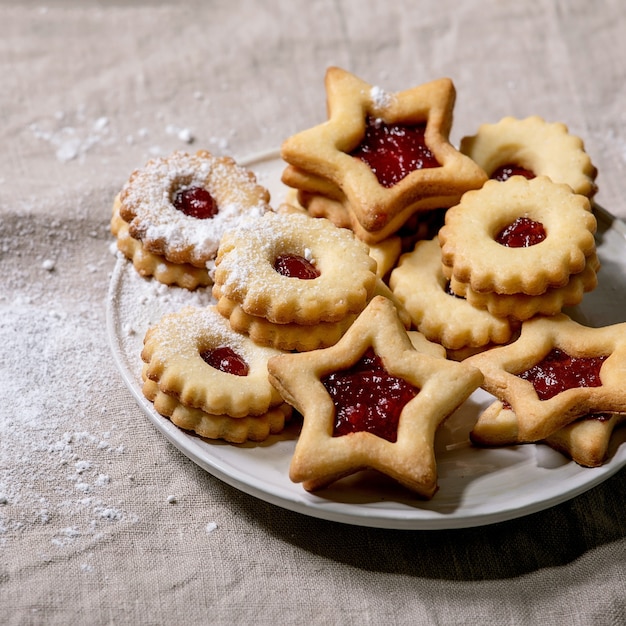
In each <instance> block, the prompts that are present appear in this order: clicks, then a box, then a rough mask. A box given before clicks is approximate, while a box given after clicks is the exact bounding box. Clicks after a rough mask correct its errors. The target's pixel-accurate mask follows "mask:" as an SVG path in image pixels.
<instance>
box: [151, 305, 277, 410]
mask: <svg viewBox="0 0 626 626" xmlns="http://www.w3.org/2000/svg"><path fill="white" fill-rule="evenodd" d="M221 348H227V349H230V350H231V351H232V352H233V353H234V354H235V355H236V357H238V358H239V359H241V360H243V362H244V363H245V365H246V367H247V373H245V375H237V374H235V373H229V372H228V371H223V370H222V369H218V367H214V366H213V365H211V364H209V363H210V360H209V361H207V360H206V357H203V355H209V356H210V355H211V353H212V352H213V351H217V350H218V349H221ZM277 354H281V352H280V351H278V350H274V349H273V348H268V347H262V346H258V345H256V344H255V343H254V342H253V341H252V340H251V339H250V338H249V337H247V336H245V335H242V334H239V333H236V332H235V331H233V330H232V329H231V327H230V325H229V324H228V320H227V319H226V318H225V317H223V316H222V315H220V313H219V312H218V311H217V309H216V308H215V307H214V306H208V307H205V308H201V309H198V308H194V307H191V306H189V307H185V308H183V309H182V310H180V311H179V312H176V313H171V314H169V315H165V316H164V317H162V318H161V319H160V320H159V321H158V322H157V323H156V324H155V325H154V326H152V327H150V328H149V329H148V331H147V333H146V336H145V338H144V347H143V350H142V352H141V358H142V359H143V361H144V362H145V363H146V364H147V367H146V369H145V373H146V377H147V378H148V379H150V380H152V381H154V382H156V383H157V384H158V386H159V389H160V390H161V391H163V393H166V394H167V395H170V396H173V397H175V398H176V399H177V400H178V401H179V402H181V403H182V404H184V405H185V406H188V407H193V408H199V409H202V410H203V411H205V412H207V413H211V414H213V415H222V414H225V415H230V416H232V417H244V416H246V415H259V414H262V413H265V412H267V411H268V409H269V408H270V407H273V406H277V405H278V404H280V403H281V402H282V398H281V397H280V395H279V394H278V392H277V391H276V389H274V387H272V385H270V383H269V380H268V375H267V361H268V359H269V358H271V357H272V356H276V355H277Z"/></svg>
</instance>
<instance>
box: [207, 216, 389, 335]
mask: <svg viewBox="0 0 626 626" xmlns="http://www.w3.org/2000/svg"><path fill="white" fill-rule="evenodd" d="M292 270H293V271H292ZM214 278H215V284H214V287H213V295H214V296H215V298H216V299H217V300H218V301H219V300H220V299H221V298H228V299H230V300H231V301H233V302H234V303H236V304H239V305H241V309H242V310H243V311H244V312H245V313H247V314H248V315H254V316H258V317H263V318H266V319H268V320H269V321H270V322H272V323H276V324H289V323H296V324H303V325H314V324H318V323H319V322H338V321H341V320H343V319H344V318H345V316H346V315H349V314H351V313H360V312H361V311H362V310H363V309H364V308H365V305H366V304H367V302H368V301H369V299H370V297H371V296H372V294H373V292H374V288H375V287H376V281H377V278H376V261H375V260H374V259H373V258H372V257H370V256H369V250H368V247H367V246H366V245H365V244H364V243H363V242H361V241H359V240H358V239H356V238H355V237H354V234H353V233H352V232H351V231H349V230H346V229H345V228H337V227H336V226H334V225H333V224H332V223H331V222H329V221H328V220H325V219H314V218H311V217H309V216H307V215H304V214H299V213H289V214H277V213H266V214H265V215H264V216H262V217H260V218H256V219H252V218H251V219H249V220H246V221H245V222H242V224H241V225H240V227H239V228H237V229H234V230H230V231H228V232H226V233H225V234H224V236H223V238H222V241H221V243H220V247H219V250H218V255H217V258H216V270H215V277H214Z"/></svg>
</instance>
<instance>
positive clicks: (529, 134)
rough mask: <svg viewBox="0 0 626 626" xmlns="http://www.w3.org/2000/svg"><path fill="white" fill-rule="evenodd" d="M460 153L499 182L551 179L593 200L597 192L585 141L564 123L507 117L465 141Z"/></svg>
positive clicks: (484, 125) (466, 138) (593, 170)
mask: <svg viewBox="0 0 626 626" xmlns="http://www.w3.org/2000/svg"><path fill="white" fill-rule="evenodd" d="M460 150H461V152H462V153H463V154H466V155H467V156H469V157H470V158H471V159H472V160H473V161H475V162H476V163H478V165H480V167H482V169H483V170H485V172H486V173H487V175H488V176H489V177H490V178H493V179H495V180H507V179H508V178H510V177H511V176H514V175H521V176H525V177H526V178H534V177H535V176H547V177H548V178H550V179H551V180H552V181H554V182H555V183H565V184H567V185H569V186H570V187H571V188H572V190H573V191H574V192H575V193H579V194H582V195H584V196H587V197H589V198H591V197H592V196H593V195H594V194H595V193H596V191H597V186H596V183H595V179H596V175H597V170H596V168H595V167H594V165H593V163H592V162H591V158H590V157H589V155H588V154H587V153H586V152H585V147H584V143H583V141H582V139H581V138H580V137H577V136H576V135H573V134H571V133H570V132H569V130H568V128H567V126H566V125H565V124H563V123H561V122H553V123H549V122H546V121H545V120H544V119H543V118H541V117H539V116H537V115H534V116H531V117H527V118H526V119H516V118H514V117H505V118H503V119H501V120H500V121H499V122H498V123H496V124H482V125H481V126H480V127H479V128H478V132H477V133H476V135H473V136H471V137H463V139H461V144H460Z"/></svg>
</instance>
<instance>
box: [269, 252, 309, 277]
mask: <svg viewBox="0 0 626 626" xmlns="http://www.w3.org/2000/svg"><path fill="white" fill-rule="evenodd" d="M274 269H275V270H276V271H277V272H278V273H279V274H280V275H281V276H286V277H287V278H299V279H300V280H312V279H314V278H317V277H318V276H319V275H320V272H319V270H318V269H317V268H316V267H315V265H314V264H313V263H312V262H311V261H309V260H308V259H306V258H305V257H303V256H300V255H299V254H291V253H286V254H279V255H278V256H277V257H276V258H275V259H274Z"/></svg>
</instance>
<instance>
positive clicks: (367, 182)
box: [281, 67, 487, 243]
mask: <svg viewBox="0 0 626 626" xmlns="http://www.w3.org/2000/svg"><path fill="white" fill-rule="evenodd" d="M325 87H326V94H327V110H328V119H327V121H326V122H324V123H322V124H319V125H317V126H314V127H313V128H310V129H307V130H305V131H302V132H300V133H298V134H296V135H293V136H291V137H289V138H288V139H287V140H286V141H285V142H284V143H283V145H282V149H281V155H282V157H283V159H284V160H285V161H286V162H287V163H288V166H287V168H286V169H285V171H284V172H283V182H285V183H286V184H288V185H290V184H291V181H294V183H293V184H292V185H291V186H296V187H297V188H300V189H303V190H304V191H308V192H318V193H321V194H322V195H324V196H326V197H329V198H330V199H332V200H335V201H337V200H338V199H339V200H341V201H342V203H343V204H344V206H345V207H346V209H347V210H348V211H349V213H350V215H351V218H352V222H353V228H354V230H355V232H356V233H357V235H358V236H359V237H360V238H361V239H363V240H364V241H366V242H367V243H377V242H378V241H381V240H383V239H385V238H386V237H388V236H389V235H390V234H392V233H393V232H395V231H396V230H398V228H399V227H400V226H402V225H403V224H404V223H405V222H406V220H407V219H408V218H409V217H410V216H411V215H413V214H414V213H416V212H420V211H426V210H432V209H437V208H447V207H450V206H452V205H454V204H456V203H457V202H458V201H459V199H460V197H461V196H462V195H463V193H464V192H465V191H468V190H469V189H477V188H480V187H481V186H482V185H483V183H484V182H485V181H486V180H487V175H486V173H485V172H484V171H483V170H482V169H481V168H480V167H479V166H478V165H477V164H476V163H475V162H474V161H472V160H471V159H470V158H469V157H467V156H465V155H463V154H461V152H459V151H458V150H457V149H456V148H455V147H454V146H452V144H451V143H450V142H449V134H450V129H451V126H452V115H453V108H454V102H455V99H456V91H455V88H454V84H453V83H452V81H451V80H450V79H448V78H441V79H438V80H434V81H431V82H428V83H425V84H422V85H419V86H417V87H414V88H412V89H408V90H406V91H401V92H395V93H388V92H385V91H384V90H382V89H380V88H379V87H376V86H373V85H370V84H368V83H366V82H364V81H362V80H361V79H359V78H357V77H356V76H354V75H353V74H351V73H350V72H347V71H345V70H342V69H340V68H337V67H331V68H329V69H328V70H327V72H326V78H325Z"/></svg>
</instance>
